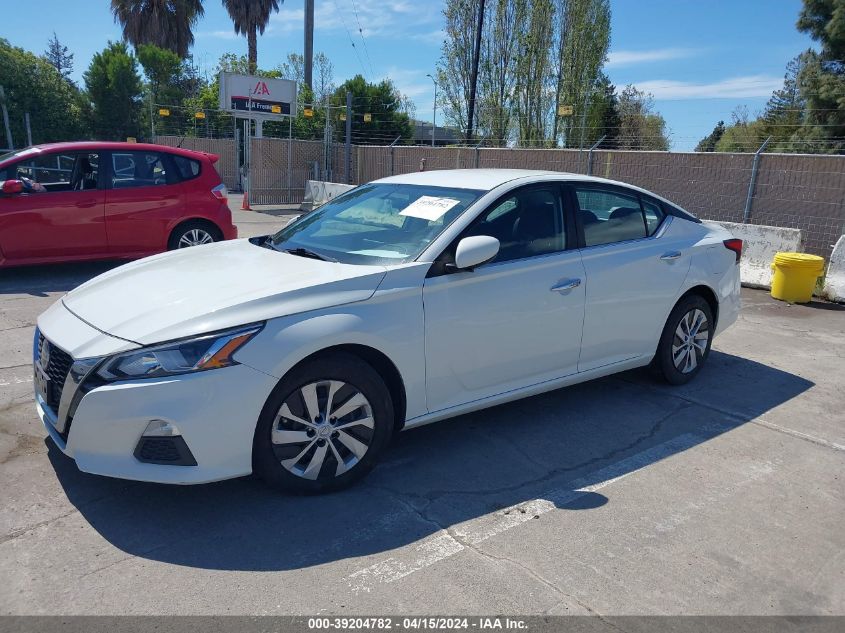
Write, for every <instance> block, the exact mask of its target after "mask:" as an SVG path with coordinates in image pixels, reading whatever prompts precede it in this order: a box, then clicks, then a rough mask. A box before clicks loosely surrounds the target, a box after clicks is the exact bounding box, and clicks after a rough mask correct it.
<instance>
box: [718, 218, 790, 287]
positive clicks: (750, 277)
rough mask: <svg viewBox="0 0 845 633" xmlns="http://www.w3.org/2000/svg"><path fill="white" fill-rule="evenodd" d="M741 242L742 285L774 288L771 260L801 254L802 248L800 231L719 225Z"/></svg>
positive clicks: (770, 227)
mask: <svg viewBox="0 0 845 633" xmlns="http://www.w3.org/2000/svg"><path fill="white" fill-rule="evenodd" d="M718 224H721V225H722V226H723V227H725V228H726V229H727V230H729V231H730V232H731V233H733V235H734V236H735V237H738V238H739V239H741V240H742V259H741V260H740V262H739V275H740V279H741V281H742V285H743V286H749V287H751V288H771V286H772V268H771V266H772V260H774V257H775V254H776V253H779V252H790V253H799V252H801V249H802V235H801V230H800V229H787V228H783V227H778V226H759V225H756V224H738V223H736V222H719V223H718Z"/></svg>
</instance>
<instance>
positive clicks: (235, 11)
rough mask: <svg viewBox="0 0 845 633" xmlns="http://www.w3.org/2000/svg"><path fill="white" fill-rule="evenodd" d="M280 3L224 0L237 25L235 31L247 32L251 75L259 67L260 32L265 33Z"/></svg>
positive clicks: (266, 0)
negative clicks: (271, 16)
mask: <svg viewBox="0 0 845 633" xmlns="http://www.w3.org/2000/svg"><path fill="white" fill-rule="evenodd" d="M282 2H284V0H282ZM279 4H281V2H279V0H223V6H224V7H225V8H226V11H228V12H229V17H230V18H232V23H233V24H234V25H235V33H237V34H238V35H240V34H246V39H247V47H248V50H249V55H248V59H249V70H250V72H249V74H251V75H252V74H255V71H256V70H257V69H258V33H259V32H260V33H261V35H264V29H266V28H267V23H268V22H269V21H270V15H271V14H272V13H273V12H274V11H278V10H279Z"/></svg>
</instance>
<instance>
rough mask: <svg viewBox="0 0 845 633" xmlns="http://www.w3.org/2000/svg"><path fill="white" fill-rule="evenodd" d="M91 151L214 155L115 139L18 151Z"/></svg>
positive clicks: (67, 143) (11, 158)
mask: <svg viewBox="0 0 845 633" xmlns="http://www.w3.org/2000/svg"><path fill="white" fill-rule="evenodd" d="M85 150H88V151H93V150H135V151H145V150H146V151H156V152H161V151H166V152H170V153H171V154H178V155H181V156H190V157H193V158H196V157H197V156H216V155H215V154H211V153H209V152H200V151H194V150H190V149H183V148H181V147H169V146H167V145H155V144H153V143H126V142H117V141H68V142H62V143H43V144H41V145H33V146H31V147H27V148H26V149H25V150H19V151H20V152H26V154H27V155H29V156H32V155H33V154H35V153H37V152H54V151H59V152H61V151H67V152H70V151H77V152H78V151H85ZM18 158H21V156H12V157H10V158H8V159H6V160H5V161H3V162H4V163H5V162H9V161H16V160H18Z"/></svg>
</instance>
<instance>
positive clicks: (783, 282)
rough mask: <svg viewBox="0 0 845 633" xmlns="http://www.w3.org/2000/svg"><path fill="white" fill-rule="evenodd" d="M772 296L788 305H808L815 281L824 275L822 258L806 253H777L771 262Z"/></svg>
mask: <svg viewBox="0 0 845 633" xmlns="http://www.w3.org/2000/svg"><path fill="white" fill-rule="evenodd" d="M772 273H773V275H772V296H773V297H774V298H775V299H780V300H781V301H788V302H789V303H808V302H809V301H810V300H811V299H812V298H813V289H814V288H815V287H816V280H817V279H818V278H819V277H820V276H821V275H822V274H823V273H824V258H823V257H819V256H818V255H807V254H806V253H777V254H775V259H774V261H773V262H772Z"/></svg>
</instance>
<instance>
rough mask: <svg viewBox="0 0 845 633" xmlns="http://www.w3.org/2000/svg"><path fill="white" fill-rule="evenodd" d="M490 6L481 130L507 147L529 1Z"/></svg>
mask: <svg viewBox="0 0 845 633" xmlns="http://www.w3.org/2000/svg"><path fill="white" fill-rule="evenodd" d="M486 7H487V10H486V12H485V20H484V33H483V36H482V44H481V46H482V49H481V50H482V54H481V59H480V60H479V73H478V97H477V99H476V104H477V106H476V107H477V110H478V117H477V118H478V130H479V135H480V136H483V137H486V138H488V139H490V142H491V143H492V144H493V145H498V146H503V145H506V144H507V142H508V138H509V137H510V134H511V129H512V127H513V108H512V104H511V100H512V97H513V90H514V87H515V85H516V62H517V56H518V53H519V29H520V28H521V25H522V24H523V23H524V22H525V11H526V10H527V2H526V0H496V1H495V2H493V3H490V2H488V3H487V5H486Z"/></svg>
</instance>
